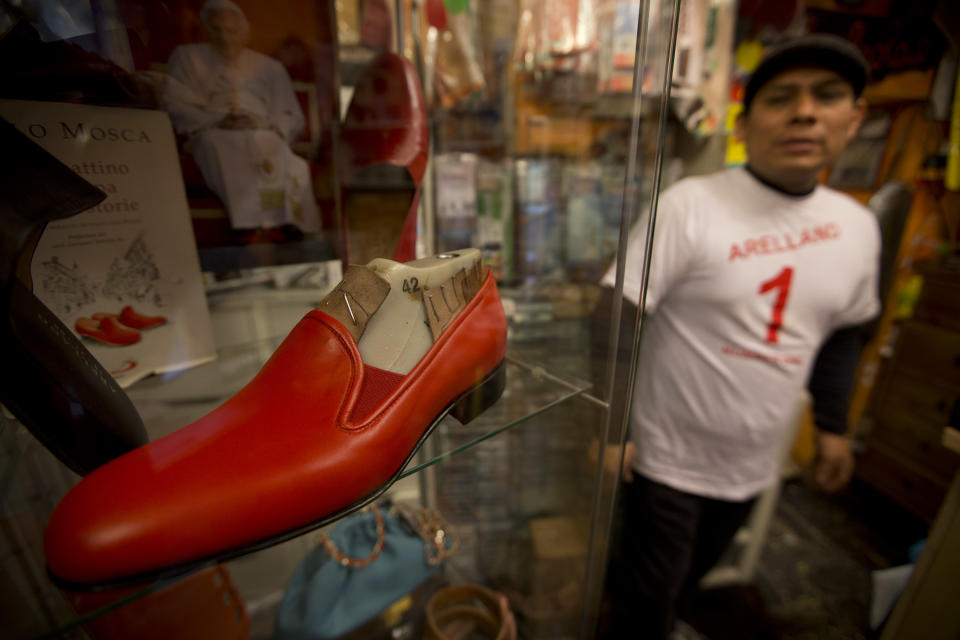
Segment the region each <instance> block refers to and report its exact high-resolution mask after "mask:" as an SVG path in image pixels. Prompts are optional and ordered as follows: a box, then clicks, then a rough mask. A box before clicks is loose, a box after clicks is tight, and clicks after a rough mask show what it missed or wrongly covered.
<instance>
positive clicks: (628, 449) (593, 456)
mask: <svg viewBox="0 0 960 640" xmlns="http://www.w3.org/2000/svg"><path fill="white" fill-rule="evenodd" d="M618 450H619V447H618V446H617V445H615V444H608V445H607V446H606V450H605V451H604V456H603V466H604V471H606V472H607V473H608V474H611V475H612V474H615V473H617V471H618V469H617V462H619V460H618V458H617V454H618V453H619V451H618ZM587 458H588V459H589V460H590V462H592V463H593V464H596V463H597V462H599V460H600V441H599V440H596V439H594V440H592V441H591V442H590V447H589V448H588V449H587ZM619 472H620V480H622V481H623V482H626V483H628V484H629V483H631V482H633V442H632V441H630V440H627V444H626V446H625V448H624V450H623V464H621V465H620V469H619Z"/></svg>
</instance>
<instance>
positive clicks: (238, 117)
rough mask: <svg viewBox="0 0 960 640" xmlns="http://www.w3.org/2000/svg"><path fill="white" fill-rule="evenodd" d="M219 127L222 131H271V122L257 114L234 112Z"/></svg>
mask: <svg viewBox="0 0 960 640" xmlns="http://www.w3.org/2000/svg"><path fill="white" fill-rule="evenodd" d="M217 126H218V127H220V128H221V129H269V128H270V122H269V121H268V120H267V119H266V118H264V117H263V116H261V115H258V114H256V113H251V112H249V111H234V112H231V113H228V114H227V115H225V116H224V117H223V119H222V120H220V122H219V123H218V124H217Z"/></svg>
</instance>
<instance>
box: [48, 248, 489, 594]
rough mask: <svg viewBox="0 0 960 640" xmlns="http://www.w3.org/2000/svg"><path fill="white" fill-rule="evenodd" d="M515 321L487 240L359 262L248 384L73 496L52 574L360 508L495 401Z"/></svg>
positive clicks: (141, 566)
mask: <svg viewBox="0 0 960 640" xmlns="http://www.w3.org/2000/svg"><path fill="white" fill-rule="evenodd" d="M506 333H507V325H506V318H505V317H504V312H503V307H502V305H501V303H500V297H499V295H498V293H497V287H496V284H495V282H494V280H493V277H492V275H491V273H490V272H489V270H488V269H487V268H486V266H485V265H484V264H483V261H482V259H481V254H480V252H479V251H478V250H476V249H467V250H463V251H458V252H456V253H450V254H441V255H438V256H433V257H430V258H424V259H422V260H417V261H413V262H408V263H398V262H393V261H391V260H386V259H383V258H378V259H375V260H372V261H371V262H369V263H368V264H367V265H366V266H351V267H350V268H349V269H348V270H347V272H346V274H345V276H344V279H343V281H342V282H341V283H340V284H339V285H338V286H337V287H336V289H334V290H333V291H332V292H331V293H330V294H329V295H328V296H327V297H326V298H325V299H324V300H323V302H322V303H321V304H320V305H319V308H318V309H317V310H315V311H311V312H310V313H308V314H307V315H306V316H305V317H304V318H303V319H302V320H301V321H300V322H299V323H298V324H297V326H296V327H294V329H293V330H292V331H291V332H290V334H289V335H288V336H287V337H286V339H285V340H284V341H283V343H282V344H281V345H280V346H279V347H278V348H277V350H276V352H275V353H274V354H273V356H272V357H271V358H270V360H269V361H268V362H267V363H266V364H265V365H264V367H263V369H261V371H260V372H259V373H258V374H257V376H256V377H255V378H254V379H253V380H252V381H251V382H250V383H249V384H248V385H247V386H246V387H244V388H243V389H241V390H240V391H239V392H238V393H237V394H236V395H234V396H233V397H232V398H230V399H229V400H228V401H227V402H225V403H224V404H223V405H221V406H220V407H218V408H217V409H215V410H214V411H212V412H211V413H209V414H207V415H206V416H205V417H203V418H201V419H200V420H197V421H196V422H194V423H192V424H190V425H187V426H185V427H183V428H182V429H180V430H178V431H176V432H174V433H172V434H170V435H168V436H166V437H164V438H161V439H159V440H157V441H155V442H152V443H150V444H147V445H145V446H143V447H141V448H139V449H137V450H135V451H132V452H130V453H129V454H127V455H124V456H122V457H120V458H118V459H116V460H114V461H112V462H110V463H109V464H107V465H104V466H103V467H101V468H100V469H97V470H96V471H95V472H94V473H91V474H90V475H89V476H87V477H85V478H84V479H83V480H81V481H80V482H79V483H78V484H77V485H76V486H75V487H74V488H73V489H72V490H71V491H70V492H69V493H68V494H67V495H66V496H65V497H64V498H63V500H62V501H61V502H60V504H59V505H58V506H57V508H56V510H55V511H54V513H53V515H52V516H51V518H50V521H49V523H48V526H47V531H46V536H45V541H44V544H45V549H46V558H47V567H48V570H49V572H50V574H51V575H52V576H53V577H54V579H55V580H57V581H58V582H59V583H60V584H62V585H64V586H67V587H69V588H73V589H78V588H79V589H82V588H84V587H87V588H89V587H92V586H107V585H110V586H116V585H119V584H125V583H131V582H138V581H144V580H148V579H154V578H161V577H168V576H174V575H178V574H180V573H183V572H187V571H191V570H194V569H197V568H200V567H203V566H205V565H208V564H212V563H214V562H219V561H223V560H226V559H229V558H233V557H236V556H239V555H242V554H244V553H248V552H250V551H255V550H257V549H261V548H264V547H267V546H270V545H272V544H275V543H278V542H281V541H284V540H287V539H289V538H292V537H294V536H297V535H300V534H302V533H305V532H307V531H309V530H311V529H314V528H316V527H319V526H322V525H324V524H327V523H329V522H332V521H334V520H336V519H337V518H340V517H342V516H344V515H347V514H348V513H351V512H353V511H355V510H356V509H359V508H360V507H362V506H363V505H365V504H367V503H369V502H370V501H372V500H375V499H376V498H377V497H378V496H379V495H380V494H382V493H383V492H384V491H385V490H386V489H387V488H388V487H389V486H390V485H391V484H392V483H393V481H394V480H396V478H397V477H398V475H399V474H400V472H401V471H402V469H403V468H404V466H405V465H406V464H407V462H408V461H409V460H410V459H411V457H412V456H413V455H414V453H415V452H416V450H417V449H418V448H419V446H420V445H421V444H422V442H423V441H424V439H425V438H426V437H427V436H428V435H429V434H430V433H431V431H432V430H433V428H434V427H435V426H436V424H437V423H438V422H439V421H440V419H441V418H443V417H444V416H445V415H447V414H448V413H449V414H451V415H453V416H454V417H456V418H457V419H458V420H460V421H461V422H467V421H469V420H471V419H473V418H474V417H475V416H477V415H479V414H480V413H481V412H482V411H484V410H485V409H486V408H488V407H489V406H490V405H491V404H493V403H494V402H496V400H497V399H498V398H499V397H500V394H501V393H502V391H503V387H504V384H505V369H504V365H503V359H504V355H505V352H506Z"/></svg>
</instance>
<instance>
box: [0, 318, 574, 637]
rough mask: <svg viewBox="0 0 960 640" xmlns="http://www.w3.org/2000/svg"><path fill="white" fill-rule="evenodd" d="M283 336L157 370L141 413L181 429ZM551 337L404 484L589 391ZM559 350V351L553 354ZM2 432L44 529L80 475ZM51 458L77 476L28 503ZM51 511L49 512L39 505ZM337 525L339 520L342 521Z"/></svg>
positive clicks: (63, 629)
mask: <svg viewBox="0 0 960 640" xmlns="http://www.w3.org/2000/svg"><path fill="white" fill-rule="evenodd" d="M520 329H522V328H520ZM511 335H512V336H517V335H520V336H521V337H523V336H526V335H527V334H526V333H524V331H519V330H518V327H516V326H514V327H512V328H511ZM282 339H283V338H282V337H274V338H269V339H265V340H257V341H253V342H249V343H246V344H240V345H233V346H228V347H222V348H220V349H219V350H218V357H217V359H216V360H214V361H212V362H209V363H206V364H203V365H201V366H198V367H194V368H192V369H188V370H185V371H181V372H177V373H174V374H167V375H156V376H152V377H149V378H146V379H144V380H141V381H139V382H137V383H136V384H134V385H132V386H131V387H130V388H128V389H127V393H128V395H129V396H130V398H131V400H132V401H133V403H134V405H135V406H136V408H137V410H138V411H139V412H140V415H141V416H142V418H143V421H144V424H145V425H146V427H147V431H148V433H149V435H150V439H151V440H155V439H157V438H160V437H162V436H164V435H166V434H168V433H171V432H172V431H175V430H176V429H178V428H180V427H182V426H183V425H185V424H188V423H190V422H192V421H193V420H196V419H198V418H200V417H202V416H203V415H205V414H206V413H208V412H209V411H211V410H212V409H214V408H216V407H217V406H219V405H220V404H221V403H223V402H224V401H225V400H227V399H228V398H229V397H231V396H232V395H233V394H234V393H236V391H238V390H239V389H240V388H241V387H243V386H244V385H245V384H246V383H247V382H249V381H250V379H252V378H253V376H254V375H256V373H257V372H258V371H259V369H260V368H261V367H262V366H263V364H264V363H265V362H266V360H267V359H268V358H269V357H270V356H271V355H272V353H273V352H274V350H275V349H276V347H277V346H278V345H279V344H280V342H281V341H282ZM545 343H549V340H546V341H545ZM545 343H544V342H543V341H541V342H538V341H536V340H529V339H522V340H520V341H515V340H514V341H512V343H511V344H510V345H509V347H508V352H507V358H506V366H507V386H506V388H505V390H504V392H503V395H502V396H501V398H500V400H499V401H498V402H497V403H496V404H494V405H493V406H492V407H490V408H489V409H487V410H486V411H485V412H484V413H483V414H481V415H480V416H478V417H477V418H475V419H474V420H473V421H471V422H470V423H469V424H467V425H461V424H460V423H459V422H458V421H457V420H455V419H454V418H452V417H451V416H447V417H445V418H444V419H443V420H442V421H441V423H440V424H439V425H438V427H437V429H436V430H435V431H434V433H433V434H432V435H431V437H430V438H428V439H427V440H426V441H425V443H424V446H423V447H422V448H421V450H420V452H419V453H418V454H417V456H415V457H414V458H413V460H411V462H410V463H409V465H408V467H407V468H406V469H405V470H404V471H403V472H402V473H401V475H400V477H399V478H398V484H400V483H401V481H403V480H404V479H408V478H411V477H413V476H415V475H416V474H418V473H420V472H422V471H423V470H425V469H427V468H429V467H431V466H433V465H435V464H438V463H440V462H443V461H445V460H448V459H450V458H451V457H453V456H456V455H457V454H459V453H462V452H464V451H466V450H468V449H471V448H472V447H475V446H476V445H478V444H480V443H482V442H484V441H486V440H488V439H490V438H493V437H495V436H497V435H499V434H501V433H503V432H505V431H508V430H510V429H513V428H514V427H516V426H518V425H520V424H523V423H524V422H526V421H528V420H529V419H531V418H533V417H534V416H537V415H540V414H541V413H543V412H545V411H547V410H549V409H551V408H553V407H556V406H558V405H560V404H562V403H564V402H567V401H568V400H570V399H571V398H573V397H576V396H578V395H580V394H581V393H583V392H584V391H585V390H587V389H588V388H589V386H590V385H589V383H588V382H586V381H584V380H581V379H578V378H576V377H574V376H571V375H568V374H567V373H566V371H567V370H568V369H570V368H572V367H567V366H564V363H563V362H562V360H563V357H564V356H563V355H562V354H551V353H550V350H549V349H548V348H544V346H545ZM551 356H553V357H552V358H551ZM552 360H556V361H555V362H554V361H552ZM558 372H560V373H558ZM452 433H456V434H458V437H457V438H456V439H454V441H455V443H456V444H450V445H448V446H447V447H446V448H443V445H439V444H438V443H447V442H450V441H451V439H450V438H448V437H446V436H447V434H452ZM0 436H2V438H3V440H4V442H3V445H4V447H3V450H4V452H5V454H6V456H7V463H10V464H4V467H3V477H4V479H5V488H4V492H3V497H4V498H6V500H5V501H4V509H5V510H7V511H9V509H10V508H11V507H10V505H15V504H19V505H21V507H20V508H27V509H31V508H32V510H33V511H34V513H32V514H31V515H32V517H33V518H34V519H35V520H36V521H37V527H35V528H40V530H42V523H43V522H45V521H46V519H47V517H48V516H49V511H50V510H52V508H53V506H54V505H55V504H56V500H55V499H53V498H51V496H54V497H55V498H56V499H59V496H61V495H62V494H63V493H65V492H66V490H67V489H68V488H69V486H70V485H72V484H73V482H75V481H76V480H77V479H78V478H77V476H74V475H73V474H71V473H70V472H68V471H66V469H65V468H63V467H62V465H60V464H59V463H58V462H56V461H55V460H54V459H53V458H52V456H51V455H50V454H49V453H48V452H46V450H43V449H42V447H41V446H40V445H39V444H38V443H36V442H35V441H33V440H32V437H31V436H30V435H29V433H27V432H26V431H25V430H24V429H23V427H21V426H19V425H18V424H17V423H16V422H15V421H13V420H5V423H4V425H3V429H0ZM30 448H33V449H41V451H40V452H39V458H40V459H41V460H43V462H41V463H35V464H30V465H17V464H15V463H14V461H15V460H16V459H17V458H18V457H22V454H23V453H24V450H25V449H30ZM428 452H429V453H428ZM44 465H46V466H47V467H53V466H56V467H60V469H58V470H57V471H58V473H59V475H61V476H66V477H69V479H67V480H66V481H65V482H62V483H61V486H60V487H59V489H60V490H59V491H56V490H55V491H50V490H49V489H48V488H45V490H44V492H43V493H44V495H45V496H46V497H47V500H46V501H45V502H44V503H43V504H42V505H39V508H38V507H37V506H32V507H31V506H29V505H27V506H26V507H24V504H25V502H28V498H26V497H23V495H22V494H28V493H30V491H31V486H34V485H36V484H37V482H38V478H37V476H38V475H42V474H44V473H46V472H48V469H44V468H43V467H44ZM7 481H8V482H7ZM395 486H396V485H395ZM18 494H21V495H18ZM43 510H46V511H45V512H42V513H41V512H38V511H43ZM331 526H335V524H334V525H331ZM315 534H316V532H315V531H314V532H308V533H305V534H303V536H300V538H297V539H294V540H290V541H286V542H284V543H281V544H284V545H289V544H291V543H293V544H301V545H303V544H306V543H305V542H304V541H303V539H305V538H308V537H310V536H314V535H315ZM311 539H312V538H311ZM298 540H299V541H300V542H299V543H298V542H297V541H298ZM28 552H32V553H33V555H34V556H35V557H34V558H32V562H33V564H34V566H35V567H40V568H42V567H43V557H42V550H41V549H40V548H39V545H37V546H36V547H35V548H33V549H29V550H28ZM269 553H270V548H268V549H264V550H262V551H258V552H255V553H253V554H249V555H247V556H244V557H242V558H240V559H238V560H234V561H232V562H242V563H246V564H247V565H249V564H251V563H255V562H256V556H258V555H263V554H269ZM198 571H199V570H198ZM35 574H36V571H35ZM189 575H192V574H184V575H182V576H178V577H176V578H172V579H169V580H163V581H158V582H156V583H154V584H151V585H148V586H139V587H133V588H127V589H125V590H120V591H118V592H117V597H116V600H112V601H111V600H110V599H109V598H107V600H108V601H109V603H108V604H106V605H103V604H100V605H99V606H98V607H97V608H96V609H95V610H93V611H90V612H89V613H85V614H83V615H81V616H78V617H75V618H73V619H71V617H72V616H66V617H64V616H63V614H62V608H61V614H60V615H59V616H57V618H58V619H59V620H58V625H59V626H57V627H56V628H54V629H53V630H51V631H49V632H47V633H45V634H43V635H41V636H38V637H45V638H47V637H63V636H66V637H69V635H68V634H70V633H72V632H75V631H76V630H77V629H78V628H79V627H81V626H82V625H83V624H85V623H87V622H90V621H91V620H94V619H96V618H97V617H100V616H102V615H105V614H107V613H109V612H110V611H113V610H115V609H117V608H119V607H121V606H123V605H125V604H127V603H130V602H132V601H134V600H138V599H140V598H143V597H144V596H147V595H149V594H151V593H154V592H156V591H159V590H161V589H164V588H166V587H169V586H172V585H174V584H175V583H177V582H178V581H180V580H183V579H184V578H186V577H188V576H189ZM43 579H44V582H45V583H46V584H45V585H44V588H45V589H47V590H49V591H51V592H52V593H55V594H58V590H57V589H56V587H54V586H53V585H52V583H49V579H48V578H46V576H45V575H44V576H43ZM273 586H274V587H275V589H277V590H282V589H283V586H284V585H283V584H277V585H273ZM58 595H59V594H58ZM103 601H104V600H103V599H100V600H99V602H100V603H102V602H103ZM63 620H69V622H67V623H63Z"/></svg>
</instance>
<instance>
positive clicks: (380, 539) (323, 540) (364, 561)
mask: <svg viewBox="0 0 960 640" xmlns="http://www.w3.org/2000/svg"><path fill="white" fill-rule="evenodd" d="M371 510H372V511H373V515H374V517H375V518H376V519H377V542H376V544H374V545H373V551H371V552H370V555H368V556H367V557H366V558H351V557H350V556H348V555H346V554H344V553H343V552H342V551H340V550H339V549H337V547H336V545H334V544H333V540H331V539H330V536H328V535H327V534H323V535H321V536H320V544H322V545H323V548H324V549H326V550H327V553H329V554H330V557H331V558H333V559H334V560H336V561H337V562H339V563H340V564H341V565H343V566H344V567H349V568H351V569H360V568H362V567H365V566H367V565H368V564H370V563H371V562H373V561H374V560H376V559H377V557H378V556H379V555H380V552H381V551H383V545H384V542H386V537H387V532H386V528H385V527H384V525H383V514H382V513H380V508H379V507H377V506H376V505H374V506H373V507H371Z"/></svg>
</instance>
